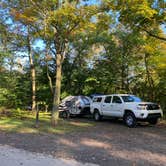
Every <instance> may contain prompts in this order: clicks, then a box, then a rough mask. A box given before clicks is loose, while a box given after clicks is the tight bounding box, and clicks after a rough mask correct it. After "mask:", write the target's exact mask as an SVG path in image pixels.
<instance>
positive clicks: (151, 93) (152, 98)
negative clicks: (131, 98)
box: [144, 53, 154, 101]
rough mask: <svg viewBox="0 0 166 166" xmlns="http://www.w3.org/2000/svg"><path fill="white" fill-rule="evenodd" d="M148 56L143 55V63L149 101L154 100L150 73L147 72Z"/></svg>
mask: <svg viewBox="0 0 166 166" xmlns="http://www.w3.org/2000/svg"><path fill="white" fill-rule="evenodd" d="M148 56H149V55H148V54H147V53H145V57H144V63H145V69H146V76H147V81H148V84H149V88H150V89H149V94H148V95H149V99H150V100H151V101H153V100H154V84H153V79H152V76H151V74H150V71H149V64H148Z"/></svg>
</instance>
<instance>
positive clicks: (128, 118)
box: [124, 112, 137, 128]
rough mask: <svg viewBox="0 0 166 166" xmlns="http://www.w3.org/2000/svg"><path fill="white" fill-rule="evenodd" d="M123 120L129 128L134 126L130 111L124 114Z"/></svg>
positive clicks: (133, 117) (133, 118)
mask: <svg viewBox="0 0 166 166" xmlns="http://www.w3.org/2000/svg"><path fill="white" fill-rule="evenodd" d="M124 121H125V123H126V125H127V126H128V127H130V128H132V127H135V126H136V124H137V120H136V118H135V115H134V114H133V113H132V112H128V113H126V114H125V117H124Z"/></svg>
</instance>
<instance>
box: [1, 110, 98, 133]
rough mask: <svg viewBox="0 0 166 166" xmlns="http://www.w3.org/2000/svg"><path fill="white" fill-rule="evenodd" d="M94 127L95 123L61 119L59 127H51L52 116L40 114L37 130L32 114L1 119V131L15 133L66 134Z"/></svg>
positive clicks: (2, 117)
mask: <svg viewBox="0 0 166 166" xmlns="http://www.w3.org/2000/svg"><path fill="white" fill-rule="evenodd" d="M94 125H95V123H94V122H88V121H86V122H81V121H79V120H78V119H77V120H75V119H70V120H63V119H59V121H58V124H57V126H56V127H51V125H50V114H48V113H40V118H39V127H38V128H35V116H33V115H32V114H25V113H24V116H23V117H21V116H19V117H16V116H15V117H8V116H1V117H0V131H5V132H15V133H36V134H39V133H51V134H65V133H70V132H74V131H85V130H86V129H87V128H90V127H93V126H94Z"/></svg>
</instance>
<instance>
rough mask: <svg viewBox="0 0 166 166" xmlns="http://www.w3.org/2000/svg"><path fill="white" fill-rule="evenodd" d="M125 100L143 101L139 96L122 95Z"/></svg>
mask: <svg viewBox="0 0 166 166" xmlns="http://www.w3.org/2000/svg"><path fill="white" fill-rule="evenodd" d="M121 97H122V99H123V101H124V102H141V101H142V100H141V99H140V98H139V97H137V96H121Z"/></svg>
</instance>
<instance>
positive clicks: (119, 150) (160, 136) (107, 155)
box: [0, 118, 166, 166]
mask: <svg viewBox="0 0 166 166" xmlns="http://www.w3.org/2000/svg"><path fill="white" fill-rule="evenodd" d="M90 121H92V119H88V120H87V119H86V118H72V119H70V120H69V122H71V123H76V122H81V123H87V122H90ZM93 123H94V122H93ZM0 144H1V145H10V146H13V147H15V148H19V149H24V150H28V151H31V152H39V153H45V154H51V155H53V156H56V157H62V158H69V159H75V160H77V161H81V162H85V163H86V162H89V163H95V164H99V165H101V166H111V165H113V166H119V165H123V166H125V165H126V166H130V165H131V166H137V165H138V166H145V165H146V166H156V165H162V166H164V165H165V163H166V126H165V125H160V124H159V125H157V126H150V125H147V124H139V125H138V127H137V128H132V129H131V128H127V127H126V126H124V124H123V122H122V121H116V120H110V119H105V120H103V121H102V122H99V123H97V122H96V125H94V126H92V127H89V128H87V130H84V131H75V132H71V133H67V134H36V133H34V134H30V133H29V134H28V133H5V132H0Z"/></svg>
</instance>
